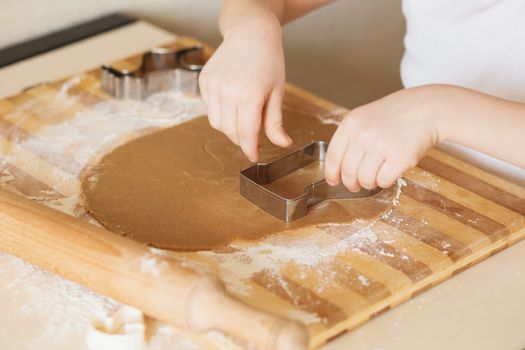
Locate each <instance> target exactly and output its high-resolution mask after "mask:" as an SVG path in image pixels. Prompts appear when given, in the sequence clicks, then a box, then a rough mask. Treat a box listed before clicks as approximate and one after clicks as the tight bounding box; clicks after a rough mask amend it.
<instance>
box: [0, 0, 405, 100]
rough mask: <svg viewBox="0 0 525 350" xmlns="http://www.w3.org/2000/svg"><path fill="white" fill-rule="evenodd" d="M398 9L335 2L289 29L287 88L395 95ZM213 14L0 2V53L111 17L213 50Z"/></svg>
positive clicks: (178, 2)
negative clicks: (133, 19)
mask: <svg viewBox="0 0 525 350" xmlns="http://www.w3.org/2000/svg"><path fill="white" fill-rule="evenodd" d="M400 2H401V0H340V1H337V2H335V3H333V4H331V5H329V6H326V7H324V8H322V9H320V10H318V11H316V12H315V13H312V14H310V15H308V16H306V17H305V18H303V19H300V20H297V21H295V22H293V23H291V24H289V25H288V26H287V27H286V29H285V34H284V41H285V52H286V60H287V61H286V66H287V78H288V80H289V81H290V82H293V83H295V84H298V85H299V86H302V87H304V88H307V89H309V90H311V91H313V92H315V93H317V94H318V95H321V96H323V97H325V98H328V99H330V100H333V101H335V102H337V103H339V104H342V105H344V106H347V107H354V106H357V105H359V104H362V103H365V102H367V101H371V100H373V99H376V98H379V97H381V96H383V95H385V94H387V93H389V92H391V91H394V90H396V89H399V88H400V87H401V83H400V79H399V62H400V59H401V55H402V52H403V44H402V37H403V33H404V20H403V17H402V14H401V4H400ZM219 9H220V0H88V1H79V0H0V47H4V46H7V45H10V44H13V43H16V42H19V41H22V40H25V39H28V38H31V37H34V36H38V35H42V34H45V33H48V32H51V31H54V30H57V29H61V28H64V27H67V26H69V25H72V24H75V23H79V22H82V21H86V20H89V19H92V18H95V17H97V16H100V15H103V14H108V13H111V12H123V13H127V14H130V15H134V16H137V17H140V18H143V19H146V20H148V21H150V22H152V23H154V24H157V25H159V26H161V27H163V28H165V29H168V30H171V31H173V32H175V33H178V34H187V35H191V36H193V37H196V38H198V39H201V40H203V41H204V42H207V43H209V44H211V45H214V46H216V45H218V44H219V43H220V40H221V38H220V35H219V32H218V30H217V16H218V12H219ZM0 83H1V82H0Z"/></svg>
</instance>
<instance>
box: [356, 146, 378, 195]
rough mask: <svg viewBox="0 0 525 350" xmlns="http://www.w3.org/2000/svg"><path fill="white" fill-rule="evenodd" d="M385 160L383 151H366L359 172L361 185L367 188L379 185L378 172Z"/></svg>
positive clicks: (358, 176)
mask: <svg viewBox="0 0 525 350" xmlns="http://www.w3.org/2000/svg"><path fill="white" fill-rule="evenodd" d="M384 162H385V158H384V157H383V155H382V154H381V153H378V152H366V154H365V156H364V158H363V161H362V162H361V165H360V166H359V170H358V172H357V179H358V181H359V184H360V185H361V187H364V188H366V189H367V190H371V189H374V188H376V187H377V182H376V179H377V173H378V172H379V169H380V168H381V165H383V163H384Z"/></svg>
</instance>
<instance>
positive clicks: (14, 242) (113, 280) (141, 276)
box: [0, 189, 308, 350]
mask: <svg viewBox="0 0 525 350" xmlns="http://www.w3.org/2000/svg"><path fill="white" fill-rule="evenodd" d="M0 250H2V251H5V252H7V253H10V254H13V255H16V256H18V257H20V258H21V259H23V260H25V261H28V262H30V263H32V264H35V265H38V266H40V267H42V268H44V269H46V270H49V271H52V272H55V273H57V274H59V275H61V276H63V277H65V278H67V279H69V280H72V281H75V282H77V283H79V284H82V285H84V286H86V287H88V288H90V289H92V290H94V291H96V292H98V293H101V294H104V295H107V296H110V297H112V298H114V299H116V300H118V301H120V302H122V303H126V304H129V305H132V306H134V307H136V308H139V309H141V310H143V311H144V312H145V313H146V314H148V315H150V316H152V317H155V318H157V319H159V320H161V321H163V322H166V323H171V324H173V325H175V326H177V327H179V328H181V329H186V330H190V331H194V332H203V331H207V330H211V329H215V330H218V331H222V332H224V333H226V334H228V335H230V336H232V337H234V338H236V339H238V340H241V341H242V342H244V343H246V344H251V345H253V346H255V347H257V348H258V349H261V350H270V349H279V350H280V349H282V350H294V349H306V348H307V347H308V333H307V330H306V328H305V327H304V326H303V325H300V324H299V323H296V322H292V321H289V320H285V319H282V318H280V317H277V316H275V315H272V314H269V313H267V312H264V311H261V310H256V309H254V308H252V307H250V306H248V305H246V304H244V303H243V302H241V301H239V300H237V299H235V298H233V297H232V296H231V295H229V294H228V293H227V292H226V291H225V289H224V287H223V285H222V283H221V282H220V281H219V280H218V279H217V278H216V277H214V276H212V275H210V274H201V273H197V272H196V271H194V270H192V269H189V268H186V267H183V266H181V264H180V263H179V262H177V261H173V260H169V259H164V260H162V261H163V263H162V268H161V269H158V271H157V273H148V272H147V271H144V266H143V263H144V258H145V257H150V258H151V252H150V251H149V250H148V247H146V246H145V245H142V244H139V243H137V242H134V241H132V240H130V239H126V238H125V237H122V236H119V235H117V234H114V233H111V232H109V231H106V230H104V229H101V228H98V227H96V226H94V225H91V224H89V223H85V222H82V221H80V220H78V219H76V218H74V217H71V216H69V215H66V214H63V213H60V212H58V211H56V210H53V209H51V208H47V207H45V206H43V205H40V204H38V203H34V202H32V201H30V200H29V199H26V198H24V197H22V196H19V195H17V194H14V193H11V192H8V191H6V190H4V189H0ZM159 259H161V258H160V257H159ZM141 262H142V265H141ZM141 266H142V268H141Z"/></svg>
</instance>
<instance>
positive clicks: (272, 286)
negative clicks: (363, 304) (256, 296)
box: [252, 270, 347, 325]
mask: <svg viewBox="0 0 525 350" xmlns="http://www.w3.org/2000/svg"><path fill="white" fill-rule="evenodd" d="M252 281H253V282H255V283H257V284H259V285H261V286H262V287H264V288H266V289H268V290H271V291H272V292H273V293H274V294H276V295H278V296H279V297H280V298H281V299H284V300H286V301H288V302H289V303H290V304H292V305H295V306H297V307H299V308H301V309H303V310H305V311H308V312H313V313H315V314H316V315H318V316H319V317H321V318H322V319H324V320H325V321H326V323H327V324H328V325H332V324H335V323H337V322H340V321H342V320H344V319H346V317H347V315H346V314H345V313H344V311H343V309H341V308H340V307H339V306H337V305H335V304H333V303H331V302H330V301H328V300H325V299H323V298H321V297H320V296H318V295H317V294H316V293H314V292H312V291H311V290H309V289H307V288H305V287H303V286H301V285H300V284H298V283H296V282H294V281H292V280H291V279H289V278H287V277H285V276H279V277H276V276H275V275H273V274H272V273H271V272H269V271H265V270H263V271H261V272H258V273H256V274H255V275H254V276H253V277H252Z"/></svg>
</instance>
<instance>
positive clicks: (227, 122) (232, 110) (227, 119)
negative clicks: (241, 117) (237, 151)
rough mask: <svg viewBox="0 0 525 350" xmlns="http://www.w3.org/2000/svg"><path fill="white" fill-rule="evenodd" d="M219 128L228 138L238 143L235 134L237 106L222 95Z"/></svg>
mask: <svg viewBox="0 0 525 350" xmlns="http://www.w3.org/2000/svg"><path fill="white" fill-rule="evenodd" d="M221 129H222V132H223V133H224V134H225V135H226V136H228V138H229V139H230V140H231V142H233V143H234V144H236V145H237V146H238V145H239V135H238V134H237V106H236V105H235V104H234V103H232V101H231V100H230V99H228V98H225V97H224V95H222V96H221Z"/></svg>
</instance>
